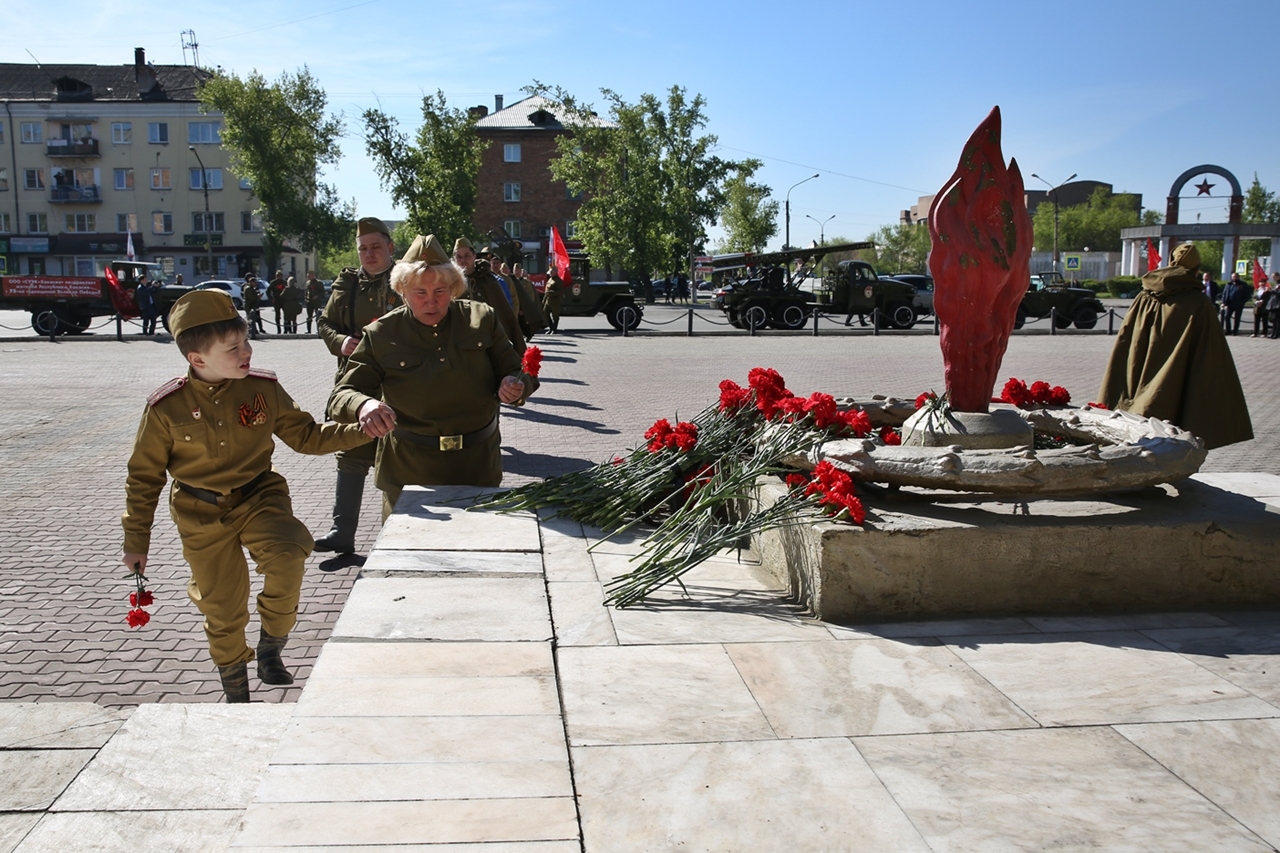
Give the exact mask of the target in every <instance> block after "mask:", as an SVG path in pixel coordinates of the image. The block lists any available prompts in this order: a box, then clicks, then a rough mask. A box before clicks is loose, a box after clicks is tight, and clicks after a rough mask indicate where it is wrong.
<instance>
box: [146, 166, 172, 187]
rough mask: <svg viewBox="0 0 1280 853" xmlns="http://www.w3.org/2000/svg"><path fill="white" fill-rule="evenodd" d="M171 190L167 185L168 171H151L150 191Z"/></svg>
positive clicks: (163, 169)
mask: <svg viewBox="0 0 1280 853" xmlns="http://www.w3.org/2000/svg"><path fill="white" fill-rule="evenodd" d="M171 188H172V185H171V184H170V183H169V170H168V169H165V168H160V169H152V170H151V189H153V190H167V189H171Z"/></svg>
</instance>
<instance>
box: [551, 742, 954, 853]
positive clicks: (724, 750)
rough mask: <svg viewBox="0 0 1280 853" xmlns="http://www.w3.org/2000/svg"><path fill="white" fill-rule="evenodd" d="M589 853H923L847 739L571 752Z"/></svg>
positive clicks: (924, 849)
mask: <svg viewBox="0 0 1280 853" xmlns="http://www.w3.org/2000/svg"><path fill="white" fill-rule="evenodd" d="M573 756H574V768H575V772H576V775H577V783H578V790H579V791H580V792H581V810H582V832H583V837H584V840H585V849H586V850H587V851H588V852H589V853H596V851H609V853H624V851H636V853H649V851H655V850H700V851H847V853H858V851H866V853H929V847H928V846H927V845H926V844H925V843H924V840H923V839H922V838H921V837H920V834H919V833H918V832H916V830H915V829H914V828H913V827H912V826H911V823H910V822H909V821H908V820H907V818H906V816H905V815H904V814H903V813H902V810H901V809H899V808H898V807H897V805H896V804H895V803H894V802H893V800H892V799H891V798H890V797H889V796H888V794H887V793H886V791H885V789H884V786H883V785H881V784H880V781H879V780H878V779H876V777H875V774H873V773H872V772H871V770H870V768H869V767H868V766H867V764H866V762H865V761H863V759H862V756H861V755H859V754H858V751H857V750H856V749H854V748H853V746H852V744H851V743H850V742H849V741H848V740H844V739H831V740H791V741H754V742H738V743H695V744H663V745H653V746H607V747H575V748H574V750H573Z"/></svg>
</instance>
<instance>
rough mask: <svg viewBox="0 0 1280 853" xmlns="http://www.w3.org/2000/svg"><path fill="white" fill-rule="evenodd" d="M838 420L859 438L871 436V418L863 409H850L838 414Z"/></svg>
mask: <svg viewBox="0 0 1280 853" xmlns="http://www.w3.org/2000/svg"><path fill="white" fill-rule="evenodd" d="M836 420H837V421H839V423H841V424H842V425H843V427H844V429H845V430H848V431H849V432H850V433H852V434H853V435H855V436H857V437H858V438H863V437H865V436H868V435H870V434H871V418H869V417H868V416H867V413H866V412H864V411H862V409H848V410H846V411H842V412H837V413H836Z"/></svg>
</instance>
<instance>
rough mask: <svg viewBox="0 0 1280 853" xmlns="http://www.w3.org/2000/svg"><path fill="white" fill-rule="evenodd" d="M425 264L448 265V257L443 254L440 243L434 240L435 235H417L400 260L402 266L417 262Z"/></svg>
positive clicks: (442, 247)
mask: <svg viewBox="0 0 1280 853" xmlns="http://www.w3.org/2000/svg"><path fill="white" fill-rule="evenodd" d="M420 261H421V262H425V263H428V264H431V265H433V266H434V265H435V264H447V263H449V262H450V261H449V256H448V255H446V254H445V251H444V246H441V245H440V241H439V240H437V239H436V235H434V234H427V235H426V236H425V237H424V236H423V235H421V234H419V235H418V236H417V237H414V238H413V242H412V243H410V244H409V251H407V252H405V253H404V257H403V258H401V259H400V263H402V264H411V263H417V262H420Z"/></svg>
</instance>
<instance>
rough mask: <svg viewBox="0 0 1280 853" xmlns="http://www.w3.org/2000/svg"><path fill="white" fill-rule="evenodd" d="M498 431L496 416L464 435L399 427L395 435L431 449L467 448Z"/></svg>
mask: <svg viewBox="0 0 1280 853" xmlns="http://www.w3.org/2000/svg"><path fill="white" fill-rule="evenodd" d="M497 431H498V419H497V417H494V419H493V420H491V421H489V425H488V426H486V427H484V428H483V429H478V430H476V431H475V432H468V433H465V434H464V435H421V434H419V433H416V432H410V431H409V430H407V429H397V430H395V437H396V438H400V439H403V440H405V441H408V442H411V443H413V444H417V445H420V446H422V447H426V448H428V449H430V450H465V449H466V448H468V447H475V446H476V445H477V444H479V443H480V442H482V441H484V440H485V439H486V438H488V437H489V436H491V435H493V434H494V433H495V432H497Z"/></svg>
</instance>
